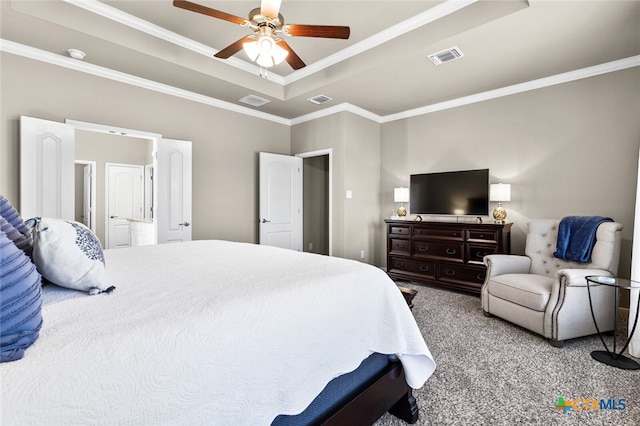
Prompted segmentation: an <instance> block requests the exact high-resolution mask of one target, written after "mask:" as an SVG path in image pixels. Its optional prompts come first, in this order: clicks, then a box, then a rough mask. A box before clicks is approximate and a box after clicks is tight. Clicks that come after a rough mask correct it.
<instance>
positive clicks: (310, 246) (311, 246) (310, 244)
mask: <svg viewBox="0 0 640 426" xmlns="http://www.w3.org/2000/svg"><path fill="white" fill-rule="evenodd" d="M311 250H313V243H309V251H311Z"/></svg>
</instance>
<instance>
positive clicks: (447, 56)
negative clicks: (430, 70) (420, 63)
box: [428, 47, 464, 65]
mask: <svg viewBox="0 0 640 426" xmlns="http://www.w3.org/2000/svg"><path fill="white" fill-rule="evenodd" d="M463 56H464V53H462V51H461V50H460V49H459V48H458V47H451V48H449V49H447V50H442V51H440V52H437V53H432V54H431V55H429V56H428V58H429V59H430V60H431V62H433V63H434V64H436V65H440V64H444V63H445V62H451V61H455V60H456V59H459V58H462V57H463Z"/></svg>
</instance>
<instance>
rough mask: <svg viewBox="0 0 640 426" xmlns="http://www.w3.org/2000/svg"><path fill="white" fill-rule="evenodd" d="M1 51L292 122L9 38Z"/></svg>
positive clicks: (206, 102) (271, 118)
mask: <svg viewBox="0 0 640 426" xmlns="http://www.w3.org/2000/svg"><path fill="white" fill-rule="evenodd" d="M0 51H2V52H7V53H11V54H14V55H18V56H24V57H26V58H29V59H34V60H36V61H40V62H45V63H48V64H52V65H57V66H60V67H63V68H69V69H72V70H75V71H80V72H84V73H86V74H91V75H95V76H97V77H102V78H106V79H108V80H113V81H118V82H120V83H125V84H129V85H131V86H136V87H141V88H143V89H148V90H152V91H154V92H159V93H164V94H166V95H171V96H176V97H178V98H182V99H187V100H190V101H194V102H198V103H201V104H205V105H209V106H213V107H217V108H221V109H225V110H228V111H233V112H237V113H240V114H245V115H249V116H252V117H256V118H260V119H263V120H269V121H273V122H276V123H280V124H285V125H290V120H289V119H288V118H283V117H280V116H277V115H273V114H268V113H265V112H261V111H255V110H253V109H250V108H247V107H243V106H240V105H236V104H233V103H231V102H227V101H223V100H220V99H216V98H212V97H210V96H204V95H201V94H199V93H195V92H191V91H188V90H184V89H179V88H177V87H173V86H169V85H167V84H162V83H158V82H156V81H152V80H147V79H145V78H141V77H136V76H134V75H131V74H126V73H123V72H120V71H115V70H112V69H109V68H105V67H101V66H99V65H94V64H90V63H87V62H82V61H79V60H77V59H71V58H68V57H65V56H62V55H58V54H55V53H51V52H47V51H44V50H40V49H36V48H34V47H30V46H25V45H23V44H20V43H15V42H13V41H10V40H5V39H0Z"/></svg>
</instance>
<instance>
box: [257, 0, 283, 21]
mask: <svg viewBox="0 0 640 426" xmlns="http://www.w3.org/2000/svg"><path fill="white" fill-rule="evenodd" d="M281 3H282V0H262V3H260V14H261V15H262V16H265V17H267V18H277V17H278V13H280V4H281Z"/></svg>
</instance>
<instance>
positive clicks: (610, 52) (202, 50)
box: [0, 0, 640, 119]
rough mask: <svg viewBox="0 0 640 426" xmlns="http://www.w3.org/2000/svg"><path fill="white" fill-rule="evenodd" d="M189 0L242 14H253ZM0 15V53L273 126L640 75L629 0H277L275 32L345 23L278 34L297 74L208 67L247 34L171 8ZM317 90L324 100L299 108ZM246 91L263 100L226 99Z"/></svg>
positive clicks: (638, 18)
mask: <svg viewBox="0 0 640 426" xmlns="http://www.w3.org/2000/svg"><path fill="white" fill-rule="evenodd" d="M192 1H193V2H194V3H199V4H202V5H205V6H208V7H211V8H214V9H218V10H221V11H223V12H227V13H230V14H233V15H237V16H240V17H243V18H246V17H247V14H248V12H249V11H250V10H251V9H253V8H255V7H259V6H260V0H254V1H209V0H204V1H203V0H192ZM1 7H2V9H1V10H0V12H1V14H2V17H1V21H0V36H1V38H2V40H3V44H2V45H0V46H1V47H2V48H3V50H8V51H11V50H12V49H10V48H9V47H8V45H9V44H11V46H16V45H17V46H22V47H26V48H29V49H31V48H35V49H38V50H37V52H39V51H44V52H49V53H50V54H52V55H59V56H60V57H66V56H67V53H66V52H67V49H69V48H75V49H80V50H82V51H84V52H85V53H86V54H87V56H86V58H85V60H84V63H85V64H91V65H96V66H99V67H103V68H106V69H109V70H114V71H119V72H121V73H126V74H129V75H132V76H136V77H140V78H143V79H147V80H150V81H152V82H156V83H161V84H163V85H168V86H171V87H175V88H178V89H182V90H183V91H187V92H190V93H193V94H194V96H203V97H206V98H210V99H213V100H216V101H217V100H219V101H225V102H228V103H230V105H233V104H237V105H242V106H243V107H246V108H248V109H250V110H255V111H260V112H264V113H267V114H270V115H274V116H277V117H282V118H284V119H295V118H296V117H301V116H304V115H306V114H311V115H313V114H319V113H321V112H322V110H323V109H325V108H332V107H333V108H336V107H337V106H339V105H344V104H345V103H346V104H348V105H349V107H350V108H355V109H358V110H359V111H361V112H362V113H364V114H367V113H370V114H374V115H376V116H379V117H393V116H398V115H402V114H407V113H408V112H409V111H412V110H415V109H425V108H426V109H428V108H429V107H430V106H433V105H442V104H443V103H447V102H456V101H455V100H459V99H461V98H466V97H474V96H476V97H477V96H481V95H482V94H486V93H501V92H500V91H504V90H505V88H509V87H514V85H526V84H529V85H531V84H532V82H536V81H540V79H546V80H549V79H551V80H550V81H553V78H557V76H558V75H563V74H564V73H574V72H577V73H580V72H584V70H585V69H590V67H597V69H598V70H600V69H615V67H616V66H618V65H617V64H618V63H617V62H614V61H621V60H622V63H623V64H624V65H623V67H626V66H639V65H640V62H639V59H638V55H640V1H631V0H625V1H605V0H601V1H579V0H569V1H542V0H529V1H526V0H504V1H474V0H456V1H435V0H427V1H420V0H412V1H358V0H356V1H317V0H316V1H313V0H283V1H282V7H281V9H280V12H281V14H282V15H283V16H284V18H285V21H286V23H296V24H319V25H348V26H350V28H351V37H350V38H349V40H335V39H322V38H305V37H291V38H287V42H288V44H289V45H290V46H291V47H292V48H293V49H294V50H295V51H296V53H297V54H298V55H299V56H300V57H301V58H302V60H303V61H305V63H306V64H307V67H305V68H302V69H301V70H298V71H293V70H292V69H291V68H290V67H289V66H288V65H287V64H286V62H285V63H283V64H281V65H278V66H276V67H274V68H272V69H269V70H268V73H267V78H263V77H260V75H259V74H260V69H259V68H258V67H257V66H255V65H254V64H253V63H251V62H250V61H249V60H248V58H247V57H246V55H245V54H244V52H239V53H237V54H236V55H234V56H233V57H232V58H230V59H227V60H221V59H217V58H214V57H213V54H215V53H216V52H217V51H218V50H221V49H223V48H224V47H226V46H228V45H229V44H231V43H233V42H234V41H236V40H238V39H240V38H242V37H243V36H245V35H248V34H249V33H250V31H249V30H248V29H247V28H243V27H241V26H239V25H235V24H232V23H230V22H227V21H223V20H220V19H215V18H212V17H209V16H205V15H201V14H197V13H194V12H190V11H186V10H183V9H179V8H176V7H174V6H173V5H172V1H171V0H133V1H132V0H109V1H106V0H105V1H102V2H100V1H97V0H47V1H33V0H19V1H16V0H13V1H10V0H1ZM453 46H457V47H458V48H459V49H460V50H461V51H462V52H463V53H464V55H465V56H464V57H463V58H461V59H458V60H455V61H452V62H449V63H445V64H441V65H437V66H436V65H434V64H433V63H431V61H429V60H428V59H427V55H429V54H431V53H435V52H438V51H441V50H443V49H446V48H450V47H453ZM30 51H31V52H33V51H34V50H33V49H31V50H30ZM65 60H67V59H65ZM612 67H613V68H612ZM579 75H584V73H583V74H579ZM586 75H589V74H588V73H587V74H586ZM554 76H555V77H554ZM546 80H545V81H546ZM545 84H548V83H545ZM320 94H322V95H326V96H328V97H330V98H333V100H332V101H330V102H327V103H325V104H323V105H315V104H312V103H310V102H308V101H307V99H308V98H310V97H312V96H316V95H320ZM247 95H255V96H260V97H263V98H266V99H268V100H270V102H269V103H267V104H266V105H264V106H261V107H257V108H256V107H251V106H247V105H245V104H242V103H240V102H239V99H241V98H243V97H245V96H247Z"/></svg>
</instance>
